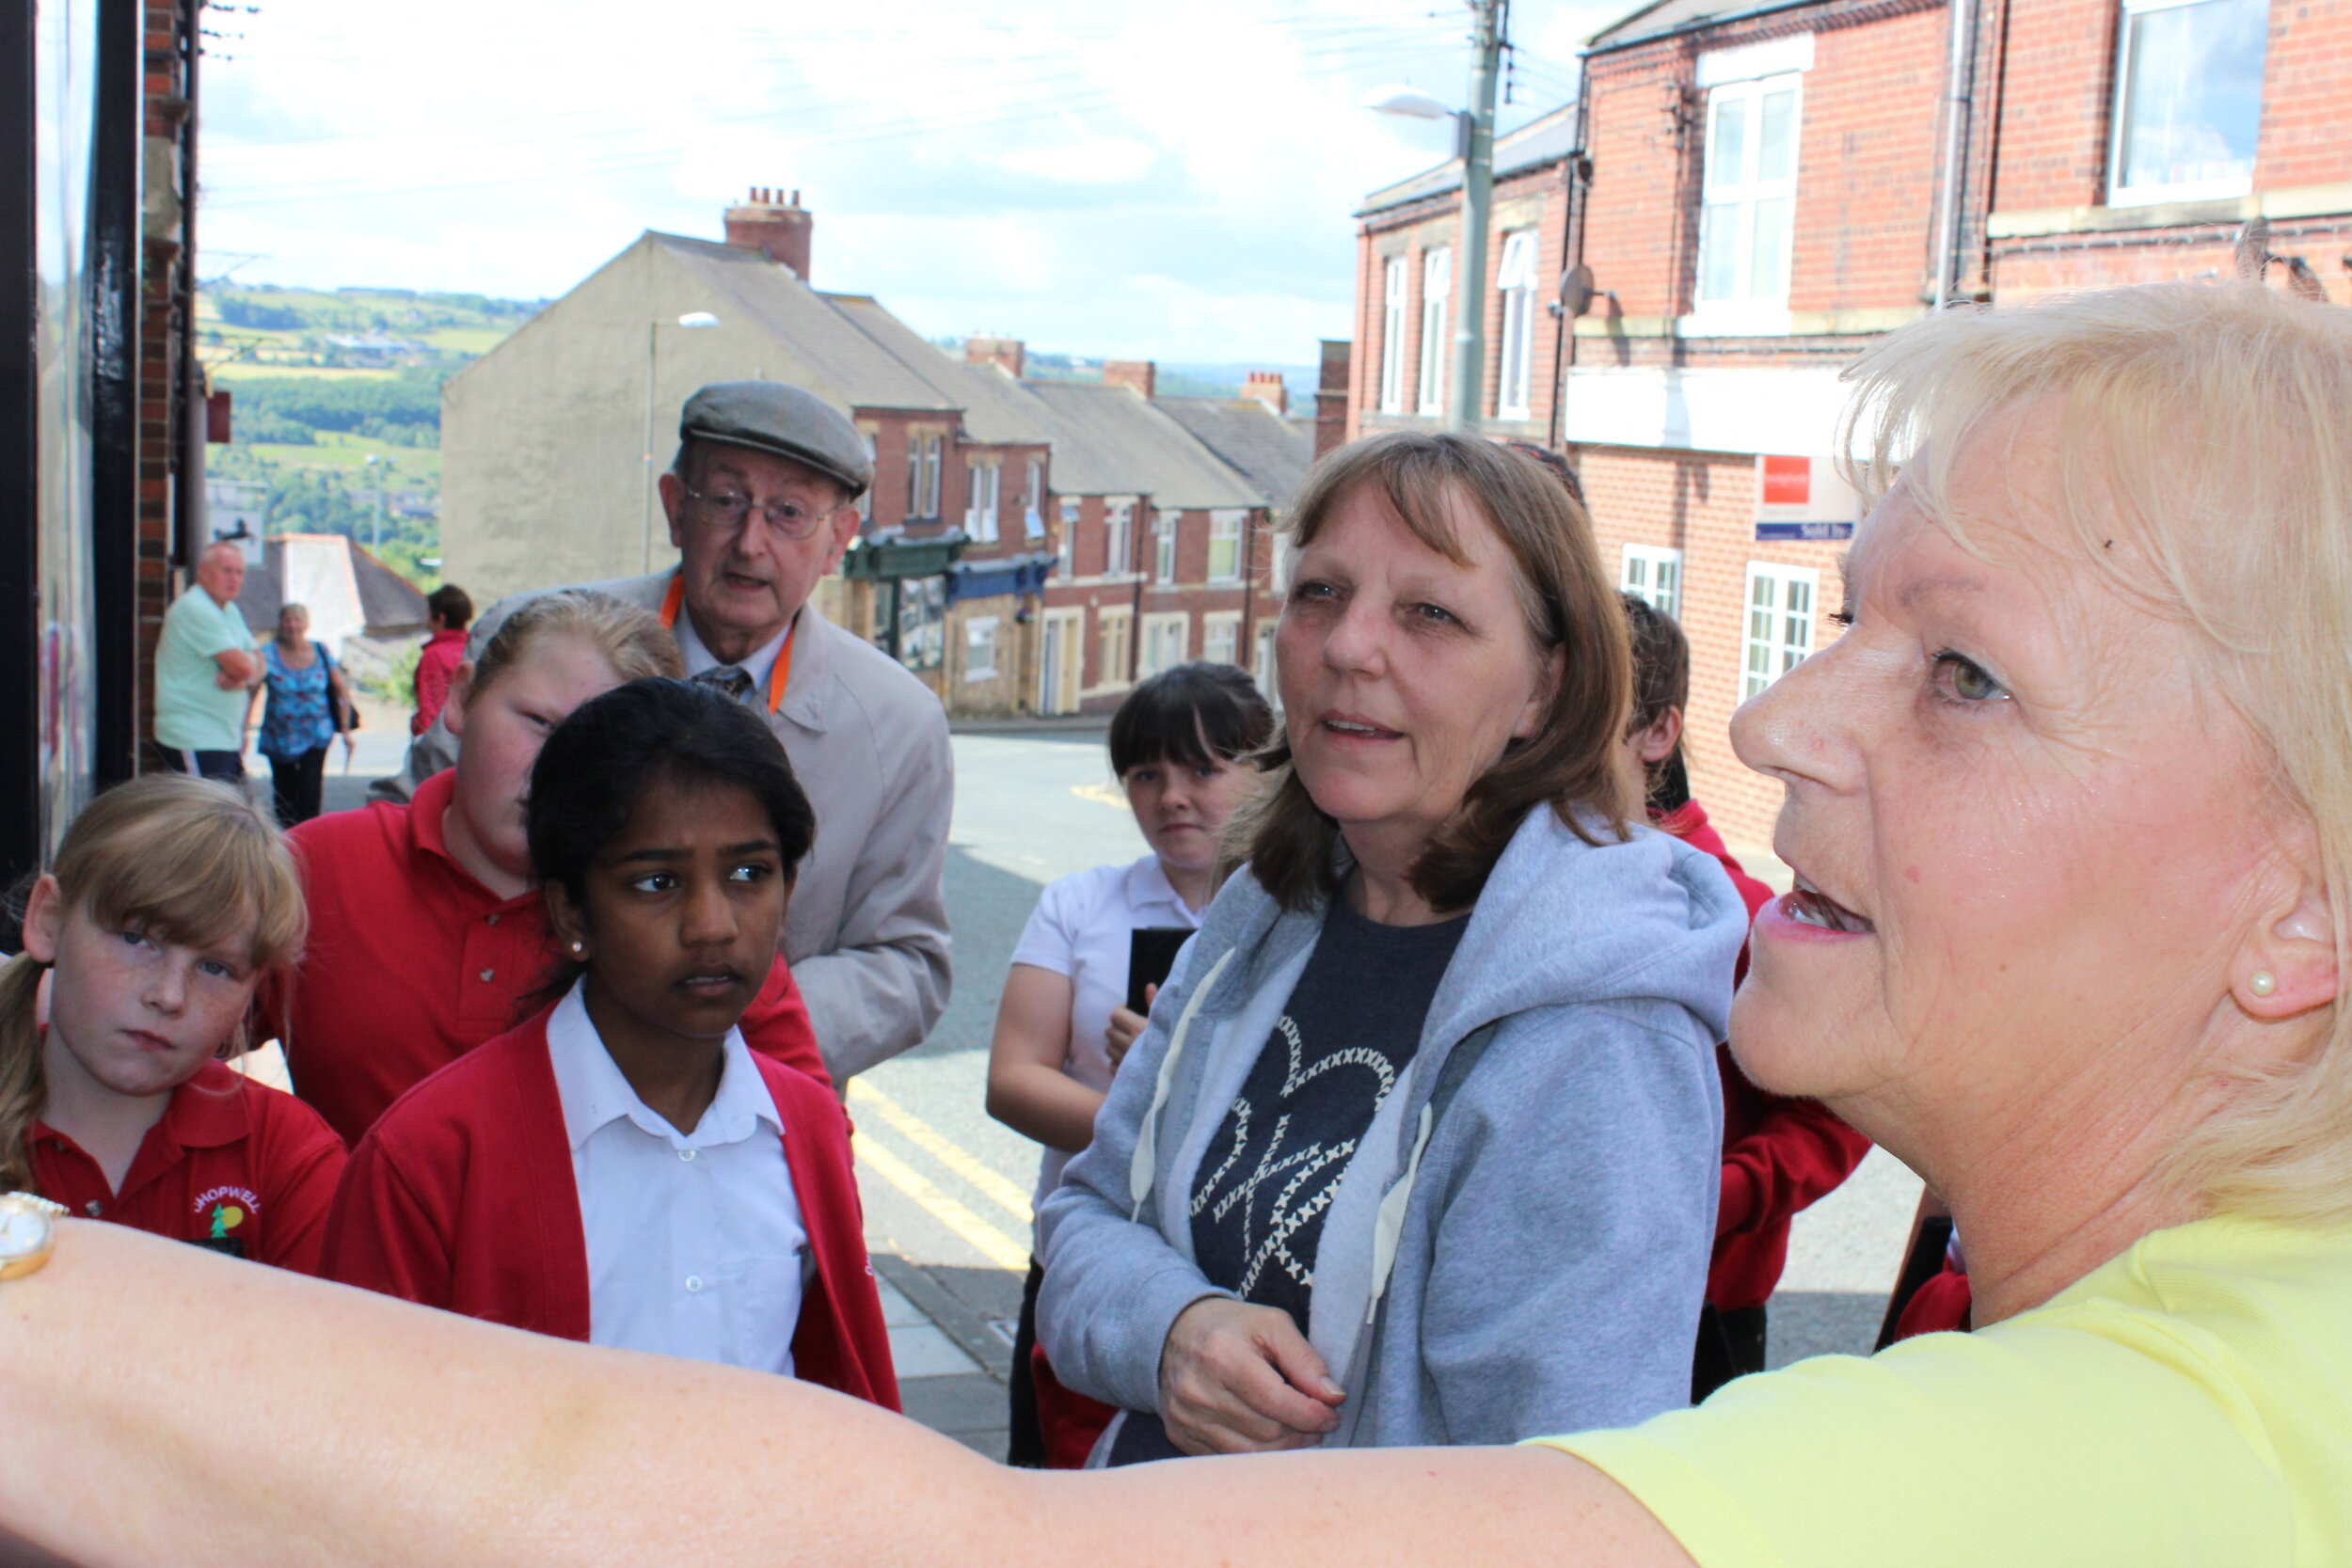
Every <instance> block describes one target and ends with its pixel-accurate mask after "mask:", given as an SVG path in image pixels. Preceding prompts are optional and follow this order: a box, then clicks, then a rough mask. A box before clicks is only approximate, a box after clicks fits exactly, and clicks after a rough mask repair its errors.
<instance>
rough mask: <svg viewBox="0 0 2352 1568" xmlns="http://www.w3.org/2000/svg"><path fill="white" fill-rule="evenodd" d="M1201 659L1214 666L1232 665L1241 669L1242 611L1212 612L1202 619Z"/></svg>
mask: <svg viewBox="0 0 2352 1568" xmlns="http://www.w3.org/2000/svg"><path fill="white" fill-rule="evenodd" d="M1220 646H1221V648H1222V651H1221V652H1220V651H1219V650H1220ZM1200 657H1202V658H1205V659H1207V660H1208V661H1209V662H1210V663H1212V664H1231V665H1233V666H1234V667H1236V668H1239V666H1240V664H1241V611H1240V610H1212V611H1211V612H1209V613H1208V614H1205V615H1203V616H1201V617H1200Z"/></svg>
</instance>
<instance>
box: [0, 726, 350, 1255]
mask: <svg viewBox="0 0 2352 1568" xmlns="http://www.w3.org/2000/svg"><path fill="white" fill-rule="evenodd" d="M303 929H304V914H303V908H302V890H301V887H300V885H299V884H298V883H297V882H296V881H295V879H294V864H293V861H292V859H291V858H290V857H289V856H288V854H287V852H286V846H285V843H284V841H283V840H282V839H281V838H280V837H279V836H278V829H277V827H276V825H275V824H273V823H271V822H270V821H269V820H268V819H267V818H266V817H264V816H262V814H261V813H259V812H257V811H256V810H255V809H254V808H253V806H252V804H251V803H250V802H249V801H247V800H246V799H245V798H244V797H243V796H242V795H241V794H239V793H238V792H236V791H234V790H231V789H230V788H229V787H227V786H226V785H222V784H213V783H210V782H208V781H205V780H202V779H197V778H192V777H189V776H187V775H185V774H180V773H160V774H153V775H151V776H149V777H147V778H143V779H138V780H135V781H134V782H133V783H130V784H123V785H122V786H121V787H119V788H118V789H114V790H110V791H108V792H107V793H106V794H104V795H102V796H100V797H99V798H98V799H97V800H95V801H93V802H91V804H90V805H89V807H88V808H87V810H85V811H84V812H83V813H82V815H81V816H80V817H79V818H77V819H76V820H75V822H74V824H73V827H72V831H70V832H68V833H67V834H66V840H65V846H64V847H63V849H62V850H60V851H59V853H58V856H57V863H56V870H55V871H54V872H52V873H50V874H49V875H47V876H44V877H42V878H41V879H40V880H39V881H38V882H36V883H34V885H33V892H32V897H31V900H30V902H29V903H27V905H26V906H25V911H24V953H23V954H21V955H20V956H18V957H17V958H13V959H11V960H9V962H8V966H7V968H6V969H5V970H0V1191H6V1190H9V1189H13V1188H23V1189H26V1190H29V1191H32V1192H34V1193H37V1194H38V1195H40V1196H43V1197H46V1198H48V1199H50V1200H51V1201H53V1202H57V1203H62V1204H64V1205H65V1206H66V1207H67V1208H68V1209H69V1210H71V1211H72V1213H73V1214H74V1215H75V1216H76V1217H77V1218H90V1219H105V1220H112V1221H114V1222H116V1223H118V1224H120V1225H127V1226H131V1227H135V1228H137V1229H140V1230H148V1231H152V1232H153V1233H155V1234H157V1235H159V1236H167V1237H171V1238H173V1239H175V1240H179V1241H185V1242H194V1243H199V1244H201V1245H204V1246H208V1247H211V1248H212V1249H213V1250H215V1251H219V1252H226V1253H229V1254H230V1255H232V1256H235V1257H241V1258H254V1259H260V1260H261V1261H262V1262H266V1263H276V1264H279V1265H282V1266H284V1267H288V1268H294V1269H298V1270H301V1271H303V1272H304V1273H310V1272H312V1271H313V1270H314V1269H315V1267H316V1265H317V1262H318V1253H319V1242H320V1239H321V1237H322V1236H323V1234H324V1232H325V1228H326V1207H327V1204H328V1202H329V1201H330V1200H331V1199H332V1198H333V1196H334V1193H335V1182H336V1179H337V1178H338V1177H339V1176H340V1175H341V1174H342V1165H343V1146H342V1140H341V1139H340V1138H338V1137H336V1136H335V1134H334V1133H333V1132H331V1131H330V1130H329V1129H328V1128H327V1126H326V1123H325V1122H324V1121H322V1120H320V1119H319V1117H318V1114H317V1113H316V1112H314V1111H312V1110H311V1109H310V1107H309V1106H307V1105H304V1104H303V1103H301V1102H300V1101H297V1100H295V1099H294V1097H293V1096H292V1095H289V1094H284V1093H281V1092H279V1091H278V1090H277V1089H273V1088H270V1087H268V1086H267V1085H262V1084H258V1083H254V1082H251V1081H249V1080H247V1079H246V1078H244V1077H243V1076H242V1075H240V1074H238V1073H237V1072H235V1071H233V1070H232V1069H230V1068H229V1067H228V1066H226V1065H225V1064H224V1063H223V1062H222V1060H221V1057H222V1056H223V1055H224V1054H234V1053H237V1052H239V1051H242V1050H243V1049H244V1047H245V1045H246V1033H245V1021H246V1009H247V1007H248V1006H250V1005H251V1003H252V1000H253V991H254V987H255V986H256V985H257V984H258V983H259V982H260V981H261V979H262V976H263V975H264V974H268V973H269V972H270V971H271V970H274V969H277V968H278V967H279V966H281V965H283V964H285V963H287V962H289V961H291V960H292V959H293V958H294V956H295V954H296V953H297V952H298V951H299V950H300V948H301V946H302V938H303ZM44 975H45V976H46V977H47V978H48V982H49V992H48V1018H47V1022H46V1025H45V1026H44V1025H43V1023H42V1022H41V1020H40V1016H39V1015H40V990H41V981H42V978H43V976H44Z"/></svg>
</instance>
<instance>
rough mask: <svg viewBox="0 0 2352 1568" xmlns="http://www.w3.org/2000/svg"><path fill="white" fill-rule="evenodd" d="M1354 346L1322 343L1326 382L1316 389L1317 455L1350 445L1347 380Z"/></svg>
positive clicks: (1334, 340)
mask: <svg viewBox="0 0 2352 1568" xmlns="http://www.w3.org/2000/svg"><path fill="white" fill-rule="evenodd" d="M1355 352H1356V349H1355V345H1354V344H1353V343H1352V342H1349V341H1347V340H1345V339H1340V338H1326V339H1324V340H1323V379H1322V380H1321V382H1320V383H1318V384H1317V386H1316V388H1315V455H1316V456H1317V457H1321V456H1322V455H1323V454H1324V453H1325V452H1327V451H1331V450H1333V449H1334V448H1336V447H1342V446H1345V445H1346V444H1347V379H1348V371H1349V369H1350V361H1351V360H1352V359H1353V357H1354V356H1355Z"/></svg>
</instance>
